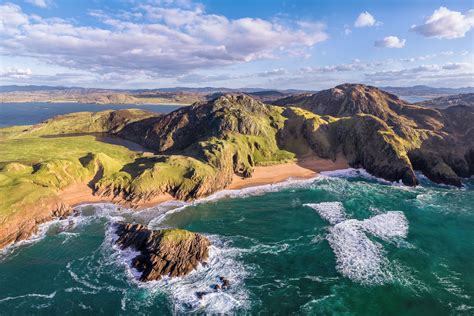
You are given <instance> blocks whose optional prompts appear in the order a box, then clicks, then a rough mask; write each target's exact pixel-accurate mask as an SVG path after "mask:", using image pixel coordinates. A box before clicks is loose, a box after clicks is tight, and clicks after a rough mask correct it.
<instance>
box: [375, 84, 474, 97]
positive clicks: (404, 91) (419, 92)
mask: <svg viewBox="0 0 474 316" xmlns="http://www.w3.org/2000/svg"><path fill="white" fill-rule="evenodd" d="M380 89H382V90H384V91H387V92H390V93H393V94H396V95H398V96H419V97H438V96H447V95H453V94H461V93H474V87H463V88H433V87H429V86H423V85H417V86H413V87H380Z"/></svg>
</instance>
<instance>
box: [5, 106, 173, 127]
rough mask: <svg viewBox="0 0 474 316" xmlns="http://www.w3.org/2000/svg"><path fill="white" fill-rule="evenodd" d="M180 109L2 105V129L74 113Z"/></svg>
mask: <svg viewBox="0 0 474 316" xmlns="http://www.w3.org/2000/svg"><path fill="white" fill-rule="evenodd" d="M179 108H180V106H179V105H154V104H89V103H46V102H25V103H0V128H1V127H7V126H12V125H32V124H37V123H40V122H42V121H44V120H47V119H49V118H51V117H53V116H56V115H61V114H67V113H73V112H84V111H89V112H99V111H105V110H123V109H142V110H147V111H151V112H159V113H169V112H171V111H174V110H176V109H179Z"/></svg>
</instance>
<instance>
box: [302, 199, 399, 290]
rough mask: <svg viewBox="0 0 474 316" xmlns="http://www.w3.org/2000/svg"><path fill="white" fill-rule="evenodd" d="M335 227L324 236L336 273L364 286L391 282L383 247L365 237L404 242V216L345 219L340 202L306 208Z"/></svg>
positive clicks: (387, 215)
mask: <svg viewBox="0 0 474 316" xmlns="http://www.w3.org/2000/svg"><path fill="white" fill-rule="evenodd" d="M305 205H306V206H308V207H311V208H313V209H315V210H316V211H317V212H318V214H319V215H320V216H321V217H322V218H324V219H326V220H327V221H328V222H329V223H330V224H332V225H334V226H332V227H330V228H329V234H328V235H327V236H326V239H327V241H328V242H329V246H330V247H331V248H332V250H333V251H334V255H335V256H336V269H337V270H338V271H339V272H340V273H341V274H342V275H344V276H345V277H348V278H350V279H351V280H353V281H356V282H360V283H363V284H381V283H385V282H389V281H393V280H394V274H393V273H392V269H391V267H390V266H391V265H390V262H389V261H388V260H387V259H386V258H385V256H384V254H385V251H384V249H383V247H382V245H381V244H380V243H378V242H376V241H372V240H370V239H369V238H368V237H367V235H366V234H367V233H368V234H372V235H374V236H376V237H378V238H380V239H382V240H384V241H393V240H396V239H403V238H406V236H407V234H408V221H407V219H406V217H405V215H404V214H403V212H398V211H395V212H387V213H383V214H378V215H375V216H373V217H371V218H369V219H365V220H356V219H346V213H345V211H344V207H343V206H342V204H341V203H340V202H323V203H314V204H311V203H310V204H305Z"/></svg>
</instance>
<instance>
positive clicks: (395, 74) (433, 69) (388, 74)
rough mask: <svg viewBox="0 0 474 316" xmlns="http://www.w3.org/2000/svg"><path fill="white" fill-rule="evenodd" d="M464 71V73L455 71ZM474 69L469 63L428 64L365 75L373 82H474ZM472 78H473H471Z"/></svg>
mask: <svg viewBox="0 0 474 316" xmlns="http://www.w3.org/2000/svg"><path fill="white" fill-rule="evenodd" d="M453 70H462V71H463V72H459V71H453ZM473 70H474V68H473V66H472V65H470V64H468V63H447V64H444V65H438V64H427V65H420V66H417V67H413V68H404V69H400V70H383V71H377V72H373V73H367V74H365V76H366V78H367V79H369V80H371V81H373V82H384V81H403V80H405V82H410V81H412V82H416V80H421V79H433V80H435V79H441V78H458V79H459V78H468V80H470V81H472V76H473V75H474V72H473ZM469 76H471V78H469Z"/></svg>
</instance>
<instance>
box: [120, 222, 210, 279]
mask: <svg viewBox="0 0 474 316" xmlns="http://www.w3.org/2000/svg"><path fill="white" fill-rule="evenodd" d="M116 233H117V235H118V236H119V237H118V239H117V241H116V243H117V244H118V245H119V246H120V247H121V248H122V249H125V248H132V249H134V250H137V251H139V252H140V254H139V255H137V256H136V257H135V258H133V260H132V266H133V267H134V268H136V269H137V270H138V271H139V272H141V276H140V280H141V281H151V280H159V279H161V278H162V277H163V276H170V277H179V276H184V275H186V274H188V273H190V272H191V271H193V270H194V269H196V268H197V266H198V265H199V264H200V263H204V262H206V260H207V258H208V257H209V246H210V242H209V240H208V239H207V238H206V237H204V236H203V235H200V234H197V233H193V232H190V231H187V230H182V229H162V230H150V229H147V228H146V227H145V226H143V225H140V224H125V223H119V224H117V227H116Z"/></svg>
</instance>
